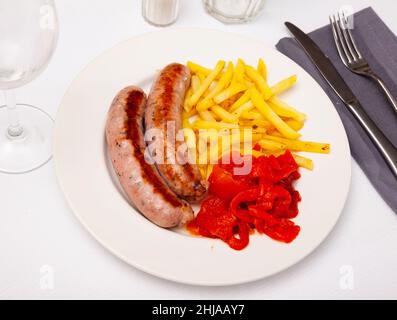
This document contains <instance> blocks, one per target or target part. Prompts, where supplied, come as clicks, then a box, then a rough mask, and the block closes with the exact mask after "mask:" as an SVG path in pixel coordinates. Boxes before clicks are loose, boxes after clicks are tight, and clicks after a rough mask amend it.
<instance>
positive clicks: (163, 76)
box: [145, 63, 206, 201]
mask: <svg viewBox="0 0 397 320" xmlns="http://www.w3.org/2000/svg"><path fill="white" fill-rule="evenodd" d="M189 84H190V71H189V69H188V68H187V67H186V66H184V65H182V64H179V63H172V64H170V65H168V66H166V67H165V68H164V69H163V70H162V71H161V73H160V75H159V76H158V77H157V79H156V81H155V82H154V84H153V86H152V89H151V91H150V94H149V97H148V106H147V109H146V114H145V125H146V130H149V129H153V128H156V129H160V130H161V131H162V132H163V137H165V139H164V149H165V153H164V154H165V156H164V158H165V160H169V158H168V156H167V155H168V154H172V153H173V154H176V150H180V149H179V147H180V146H181V144H182V143H184V142H178V141H175V139H170V138H169V137H168V136H167V134H166V133H167V125H168V127H169V125H170V123H172V124H173V125H174V127H175V132H176V133H178V131H179V130H180V129H181V124H182V107H183V100H184V97H185V94H186V90H187V88H188V86H189ZM168 132H169V131H168ZM167 151H168V152H169V153H167ZM156 165H157V167H158V169H159V171H160V173H161V175H162V176H163V177H164V179H165V181H166V182H167V183H168V185H169V186H170V188H171V189H172V190H173V191H174V192H175V193H176V194H177V195H178V196H180V197H181V198H184V199H186V200H189V201H196V200H199V199H201V198H202V197H203V196H204V195H205V192H206V188H205V186H204V182H203V180H202V177H201V174H200V171H199V169H198V167H197V166H196V164H190V163H185V164H182V163H178V161H175V162H172V161H165V163H156Z"/></svg>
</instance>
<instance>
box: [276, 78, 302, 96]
mask: <svg viewBox="0 0 397 320" xmlns="http://www.w3.org/2000/svg"><path fill="white" fill-rule="evenodd" d="M295 82H296V75H293V76H291V77H288V78H287V79H284V80H281V81H280V82H277V83H276V84H275V85H274V86H271V87H270V91H271V94H272V95H278V94H280V93H281V92H283V91H285V90H287V89H289V88H291V87H292V86H293V85H294V84H295Z"/></svg>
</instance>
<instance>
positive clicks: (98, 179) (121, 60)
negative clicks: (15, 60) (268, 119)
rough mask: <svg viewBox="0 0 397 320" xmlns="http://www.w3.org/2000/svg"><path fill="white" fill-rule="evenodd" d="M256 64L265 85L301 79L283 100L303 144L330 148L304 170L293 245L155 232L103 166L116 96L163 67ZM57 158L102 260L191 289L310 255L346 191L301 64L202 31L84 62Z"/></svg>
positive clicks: (344, 151)
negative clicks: (300, 117) (261, 62)
mask: <svg viewBox="0 0 397 320" xmlns="http://www.w3.org/2000/svg"><path fill="white" fill-rule="evenodd" d="M238 57H242V58H243V59H244V60H246V61H247V62H248V63H250V64H256V62H257V59H258V58H259V57H263V58H264V59H265V61H266V63H267V66H268V73H269V81H270V83H274V82H276V81H277V80H280V79H282V78H284V77H287V76H289V75H291V74H297V75H298V83H297V85H296V87H295V88H293V89H292V90H290V92H288V93H286V94H285V95H284V96H283V98H284V99H285V100H287V101H288V102H290V103H291V104H293V105H294V106H296V107H298V108H299V109H300V110H302V111H303V112H305V113H306V114H307V115H308V121H307V123H306V126H305V128H304V130H303V138H305V139H310V140H320V141H327V142H330V143H331V148H332V153H331V154H330V155H316V154H311V155H310V157H311V158H312V159H313V160H314V162H315V169H314V171H313V172H309V171H306V170H301V172H302V178H301V180H300V181H299V183H298V185H297V188H298V190H299V191H300V192H301V194H302V197H303V200H302V202H301V204H300V214H299V216H298V217H297V218H296V219H295V222H296V223H297V224H298V225H300V226H301V233H300V234H299V236H298V238H297V239H296V240H295V241H294V242H293V243H291V244H283V243H279V242H277V241H274V240H271V239H270V238H268V237H267V236H259V235H258V236H252V237H251V239H250V244H249V246H248V247H247V248H246V249H245V250H243V251H240V252H237V251H234V250H232V249H230V248H229V247H228V246H227V245H226V244H225V243H223V242H222V241H219V240H214V239H205V238H197V237H190V236H188V235H184V234H181V233H178V232H174V231H170V230H165V229H161V228H159V227H157V226H155V225H154V224H152V223H150V222H149V221H147V220H146V219H145V218H144V217H143V216H141V215H140V214H139V213H138V212H136V211H134V209H133V208H131V206H130V205H129V204H128V203H127V201H126V200H125V198H124V197H123V195H122V193H121V192H120V191H119V189H118V187H117V184H115V183H114V179H113V176H112V171H111V169H110V167H109V166H108V163H107V155H106V152H105V144H104V126H105V120H106V114H107V111H108V108H109V106H110V103H111V101H112V99H113V97H114V96H115V95H116V93H117V92H118V91H119V90H120V89H122V88H123V87H125V86H127V85H131V84H135V85H139V86H142V87H143V88H144V89H145V90H147V89H148V88H149V86H150V83H151V81H152V80H153V76H154V74H155V73H156V71H157V70H159V69H161V68H162V67H164V66H165V65H167V64H168V63H170V62H175V61H176V62H181V63H185V62H186V61H187V60H193V61H197V62H199V63H201V64H204V65H206V66H213V65H214V64H215V63H216V61H217V60H218V59H225V60H233V61H235V60H236V59H237V58H238ZM54 158H55V164H56V171H57V175H58V179H59V183H60V186H61V189H62V191H63V192H64V194H65V196H66V199H67V201H68V203H69V204H70V206H71V208H72V210H73V212H74V213H75V214H76V216H77V217H78V219H79V220H80V222H81V223H82V224H83V225H84V226H85V227H86V228H87V230H88V231H89V232H90V233H91V234H92V235H93V236H94V237H95V238H96V239H97V240H98V241H99V242H100V243H101V244H102V245H103V246H104V247H106V248H107V249H108V250H109V251H111V252H112V253H113V254H115V255H116V256H118V257H119V258H121V259H122V260H124V261H126V262H127V263H129V264H131V265H132V266H135V267H136V268H139V269H141V270H144V271H146V272H148V273H151V274H153V275H156V276H159V277H162V278H165V279H169V280H173V281H177V282H183V283H189V284H198V285H230V284H237V283H243V282H248V281H253V280H256V279H260V278H264V277H267V276H270V275H272V274H275V273H277V272H279V271H281V270H284V269H286V268H288V267H290V266H292V265H293V264H295V263H297V262H298V261H300V260H301V259H302V258H304V257H306V256H307V255H308V254H309V253H311V252H312V251H313V250H314V249H315V248H316V247H317V246H318V245H319V244H320V243H321V242H322V241H323V240H324V239H325V238H326V236H327V235H328V233H329V232H330V231H331V229H332V228H333V226H334V225H335V223H336V221H337V220H338V218H339V215H340V214H341V211H342V209H343V206H344V203H345V200H346V196H347V193H348V189H349V184H350V170H351V168H350V152H349V145H348V141H347V138H346V134H345V131H344V128H343V125H342V123H341V121H340V119H339V116H338V114H337V112H336V111H335V109H334V107H333V105H332V104H331V102H330V100H329V99H328V97H327V96H326V94H325V93H324V92H323V90H322V89H321V88H320V87H319V85H318V84H317V83H316V82H315V81H314V80H313V79H312V78H311V77H310V76H309V75H308V74H307V73H306V72H305V71H304V70H303V69H301V68H300V67H299V66H298V65H296V64H295V63H294V62H292V61H291V60H289V59H288V58H286V57H285V56H283V55H282V54H280V53H279V52H277V51H275V50H274V49H270V48H267V47H266V46H265V45H264V44H263V43H261V42H259V41H255V40H252V39H249V38H245V37H241V36H238V35H234V34H229V33H223V32H218V31H209V30H202V29H179V30H178V29H171V30H166V31H160V32H155V33H150V34H147V35H144V36H140V37H136V38H133V39H130V40H128V41H125V42H123V43H120V44H118V45H117V46H115V47H114V48H112V49H110V50H108V51H106V52H105V53H103V54H102V55H100V56H99V57H98V58H96V59H95V60H94V61H93V62H91V63H90V64H89V65H88V66H87V67H86V68H85V69H84V70H83V71H82V72H81V73H80V74H79V76H78V77H77V78H76V79H75V80H74V81H73V83H72V85H71V86H70V88H69V90H68V91H67V93H66V95H65V97H64V98H63V101H62V104H61V107H60V109H59V112H58V115H57V120H56V128H55V145H54Z"/></svg>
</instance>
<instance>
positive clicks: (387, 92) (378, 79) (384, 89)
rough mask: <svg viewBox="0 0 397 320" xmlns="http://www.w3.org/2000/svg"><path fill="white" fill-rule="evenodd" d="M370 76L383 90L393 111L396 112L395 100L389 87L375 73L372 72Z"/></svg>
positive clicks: (396, 102)
mask: <svg viewBox="0 0 397 320" xmlns="http://www.w3.org/2000/svg"><path fill="white" fill-rule="evenodd" d="M371 76H372V78H373V79H374V80H375V81H376V82H377V83H378V85H379V87H380V88H381V89H382V90H383V92H384V93H385V94H386V97H387V100H389V102H390V103H391V105H392V106H393V109H394V112H395V113H396V114H397V100H396V99H395V98H394V96H393V95H392V94H391V92H390V90H389V88H388V87H387V86H386V84H385V83H384V82H383V80H382V79H381V78H379V77H378V76H377V75H375V74H372V75H371Z"/></svg>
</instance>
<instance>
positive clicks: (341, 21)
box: [338, 12, 358, 61]
mask: <svg viewBox="0 0 397 320" xmlns="http://www.w3.org/2000/svg"><path fill="white" fill-rule="evenodd" d="M338 18H339V24H340V28H341V30H342V35H343V40H344V41H345V43H346V46H347V49H348V50H349V53H350V55H351V57H352V58H353V61H355V60H357V59H358V55H357V53H356V51H355V50H354V48H353V44H352V43H351V37H350V35H349V34H348V33H347V30H348V29H349V27H348V25H347V23H346V21H345V19H344V17H343V16H342V13H341V12H339V13H338Z"/></svg>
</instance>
